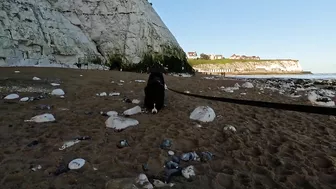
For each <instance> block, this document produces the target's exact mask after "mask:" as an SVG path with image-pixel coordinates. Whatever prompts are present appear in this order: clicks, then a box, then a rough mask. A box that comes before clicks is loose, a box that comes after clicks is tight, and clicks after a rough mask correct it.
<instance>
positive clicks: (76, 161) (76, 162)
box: [68, 158, 85, 170]
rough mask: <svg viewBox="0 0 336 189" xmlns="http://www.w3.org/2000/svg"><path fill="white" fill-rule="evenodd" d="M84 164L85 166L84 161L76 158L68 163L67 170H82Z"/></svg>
mask: <svg viewBox="0 0 336 189" xmlns="http://www.w3.org/2000/svg"><path fill="white" fill-rule="evenodd" d="M84 164H85V159H82V158H77V159H74V160H72V161H70V163H69V164H68V168H69V169H71V170H76V169H80V168H82V167H83V166H84Z"/></svg>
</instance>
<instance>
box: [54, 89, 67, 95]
mask: <svg viewBox="0 0 336 189" xmlns="http://www.w3.org/2000/svg"><path fill="white" fill-rule="evenodd" d="M51 95H55V96H63V95H65V92H64V91H63V90H62V89H54V90H52V91H51Z"/></svg>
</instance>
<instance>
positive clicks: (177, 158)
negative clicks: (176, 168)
mask: <svg viewBox="0 0 336 189" xmlns="http://www.w3.org/2000/svg"><path fill="white" fill-rule="evenodd" d="M171 160H172V161H173V162H175V163H180V161H181V159H180V157H178V156H175V155H174V156H172V157H171Z"/></svg>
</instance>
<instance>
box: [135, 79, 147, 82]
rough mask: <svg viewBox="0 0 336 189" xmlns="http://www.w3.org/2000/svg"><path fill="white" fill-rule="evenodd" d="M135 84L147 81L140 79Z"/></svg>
mask: <svg viewBox="0 0 336 189" xmlns="http://www.w3.org/2000/svg"><path fill="white" fill-rule="evenodd" d="M135 82H138V83H146V81H145V80H140V79H137V80H135Z"/></svg>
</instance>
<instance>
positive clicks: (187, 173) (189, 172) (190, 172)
mask: <svg viewBox="0 0 336 189" xmlns="http://www.w3.org/2000/svg"><path fill="white" fill-rule="evenodd" d="M182 175H183V176H184V178H186V179H189V178H191V177H194V176H196V174H195V170H194V166H192V165H189V166H188V167H186V168H184V169H182Z"/></svg>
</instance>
